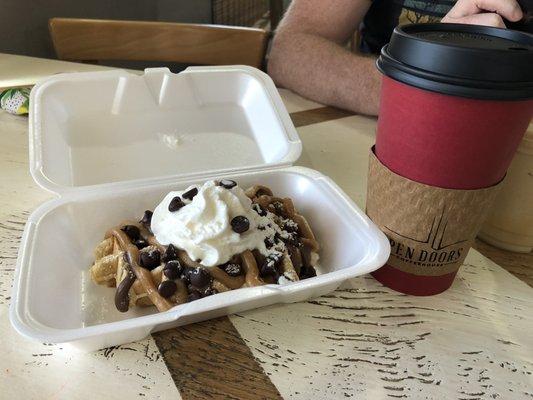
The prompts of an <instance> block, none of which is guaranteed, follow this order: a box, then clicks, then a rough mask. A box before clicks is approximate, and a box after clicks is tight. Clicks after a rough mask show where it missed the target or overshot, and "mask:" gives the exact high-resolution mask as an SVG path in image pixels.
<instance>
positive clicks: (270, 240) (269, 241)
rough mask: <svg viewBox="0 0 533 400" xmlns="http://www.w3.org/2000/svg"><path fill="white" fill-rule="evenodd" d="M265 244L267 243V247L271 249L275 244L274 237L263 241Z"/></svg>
mask: <svg viewBox="0 0 533 400" xmlns="http://www.w3.org/2000/svg"><path fill="white" fill-rule="evenodd" d="M263 242H265V246H266V248H267V249H271V248H272V246H274V244H275V242H274V238H273V237H266V238H265V240H263Z"/></svg>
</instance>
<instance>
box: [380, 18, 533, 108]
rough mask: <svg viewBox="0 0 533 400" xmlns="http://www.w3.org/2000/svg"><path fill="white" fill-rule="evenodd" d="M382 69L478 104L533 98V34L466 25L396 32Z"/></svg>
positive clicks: (382, 58)
mask: <svg viewBox="0 0 533 400" xmlns="http://www.w3.org/2000/svg"><path fill="white" fill-rule="evenodd" d="M377 67H378V69H379V70H380V71H381V72H382V73H384V74H385V75H387V76H389V77H391V78H393V79H395V80H397V81H400V82H404V83H407V84H408V85H412V86H415V87H418V88H421V89H426V90H430V91H434V92H438V93H444V94H449V95H452V96H461V97H469V98H477V99H495V100H522V99H531V98H533V35H530V34H528V33H524V32H518V31H512V30H508V29H500V28H492V27H488V26H478V25H463V24H413V25H404V26H400V27H397V28H395V29H394V32H393V34H392V37H391V40H390V42H389V44H387V45H385V46H384V47H383V49H382V50H381V55H380V57H379V58H378V60H377Z"/></svg>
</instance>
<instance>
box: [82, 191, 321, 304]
mask: <svg viewBox="0 0 533 400" xmlns="http://www.w3.org/2000/svg"><path fill="white" fill-rule="evenodd" d="M245 193H246V195H247V196H248V197H249V198H250V199H251V200H252V204H253V206H252V207H253V208H254V210H256V212H258V213H271V214H270V217H271V219H272V220H273V221H274V222H275V223H276V224H277V225H278V227H280V228H281V229H280V232H281V234H280V235H279V236H280V237H279V238H278V241H277V242H276V243H277V244H276V243H272V244H271V245H272V246H274V249H275V250H276V251H274V252H273V253H271V254H270V255H269V256H268V257H265V256H264V255H263V254H261V253H260V252H259V251H258V250H257V249H256V250H246V251H244V252H242V253H240V254H236V255H234V256H233V257H232V258H231V259H230V260H229V261H228V262H227V263H225V264H223V265H219V266H216V267H209V268H208V267H204V266H202V265H201V264H200V263H198V262H196V261H194V260H192V259H191V258H190V257H189V256H188V255H187V253H186V252H185V251H183V250H180V249H177V248H175V247H174V246H172V245H169V246H163V245H161V244H159V243H158V242H157V240H156V238H155V236H154V235H153V234H152V232H151V231H150V228H149V222H148V223H146V221H144V219H143V221H141V222H136V221H124V222H123V223H121V224H120V225H118V226H116V227H114V228H111V229H110V230H108V231H107V233H106V234H105V238H104V240H103V241H102V242H100V243H99V244H98V245H97V246H96V248H95V250H94V256H95V262H94V264H93V265H92V266H91V268H90V272H91V277H92V280H93V281H94V282H95V283H96V284H98V285H105V286H108V287H115V288H116V291H115V305H116V307H117V309H118V310H119V311H122V312H126V311H128V309H129V308H131V307H135V306H142V307H144V306H153V305H155V306H156V307H157V309H158V310H159V311H160V312H163V311H167V310H169V309H170V308H172V307H174V306H175V305H178V304H182V303H185V302H188V301H194V300H197V299H200V298H202V297H205V296H209V295H213V294H216V293H220V292H225V291H228V290H235V289H239V288H243V287H254V286H260V285H264V284H272V283H286V282H291V281H292V282H294V281H298V280H300V279H305V278H309V277H313V276H315V275H316V271H315V267H316V264H317V262H318V251H319V244H318V242H317V240H316V238H315V235H314V234H313V231H312V230H311V227H310V226H309V224H308V222H307V220H306V219H305V218H304V217H303V216H302V215H301V214H298V213H297V212H296V210H295V208H294V204H293V202H292V200H291V199H289V198H279V197H275V196H274V195H273V193H272V191H271V190H270V189H269V188H268V187H265V186H261V185H256V186H253V187H251V188H249V189H247V190H246V191H245ZM265 244H266V243H265ZM275 246H278V247H275ZM278 248H279V250H280V251H279V252H277V249H278ZM147 265H148V267H147Z"/></svg>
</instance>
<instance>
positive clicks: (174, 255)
mask: <svg viewBox="0 0 533 400" xmlns="http://www.w3.org/2000/svg"><path fill="white" fill-rule="evenodd" d="M177 259H178V249H177V248H176V247H175V246H174V245H173V244H169V245H168V246H167V248H166V250H165V253H164V254H163V257H161V260H162V261H163V262H167V261H171V260H177Z"/></svg>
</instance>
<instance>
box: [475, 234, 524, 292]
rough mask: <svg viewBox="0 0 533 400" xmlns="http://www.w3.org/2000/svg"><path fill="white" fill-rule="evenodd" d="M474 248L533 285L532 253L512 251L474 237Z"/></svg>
mask: <svg viewBox="0 0 533 400" xmlns="http://www.w3.org/2000/svg"><path fill="white" fill-rule="evenodd" d="M474 249H476V250H477V251H479V252H480V253H481V254H483V255H484V256H485V257H487V258H488V259H490V260H492V261H494V262H495V263H496V264H498V265H499V266H500V267H502V268H504V269H506V270H507V271H509V272H510V273H511V274H513V275H514V276H516V277H517V278H518V279H520V280H521V281H523V282H525V283H527V284H528V285H529V286H531V287H533V253H527V254H522V253H514V252H512V251H507V250H503V249H499V248H497V247H494V246H492V245H490V244H488V243H485V242H484V241H482V240H480V239H476V243H475V244H474Z"/></svg>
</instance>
